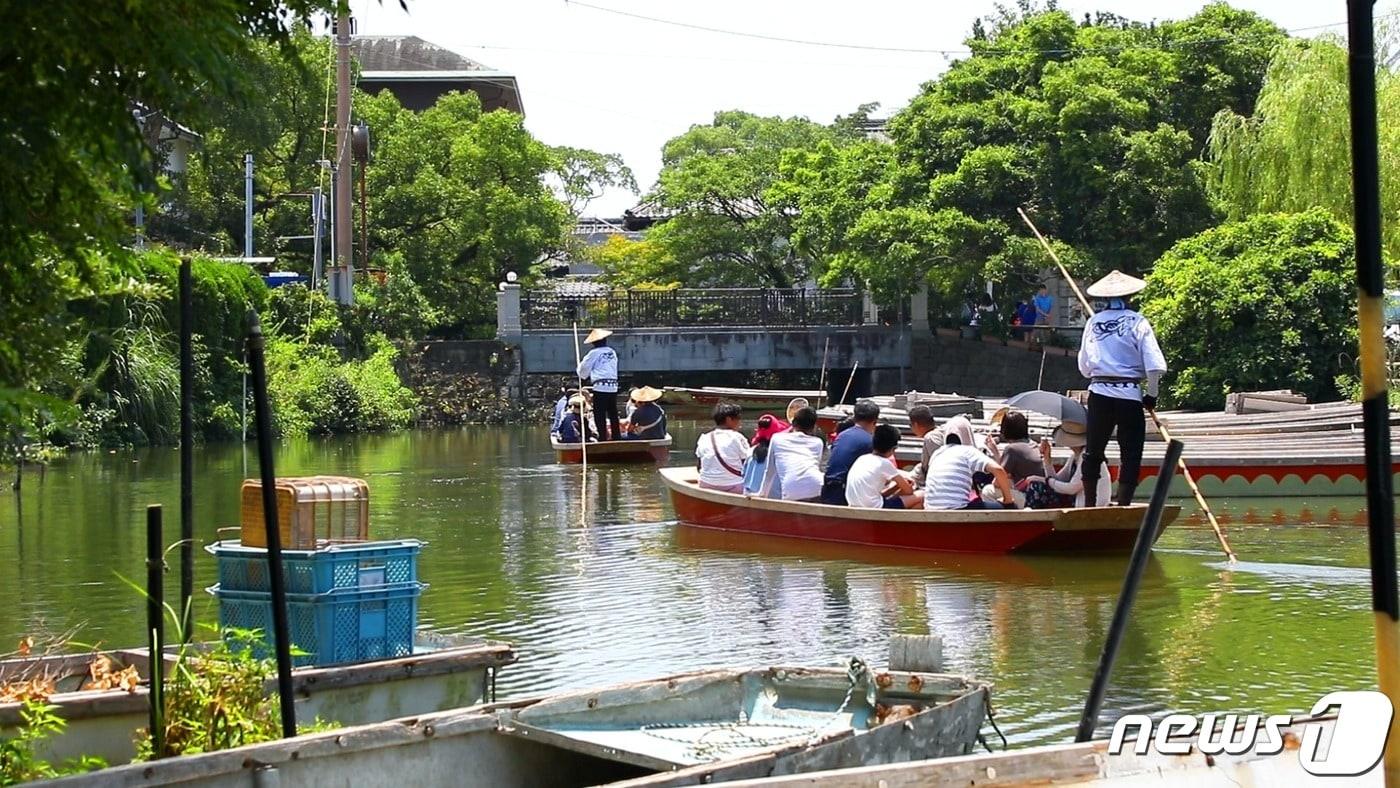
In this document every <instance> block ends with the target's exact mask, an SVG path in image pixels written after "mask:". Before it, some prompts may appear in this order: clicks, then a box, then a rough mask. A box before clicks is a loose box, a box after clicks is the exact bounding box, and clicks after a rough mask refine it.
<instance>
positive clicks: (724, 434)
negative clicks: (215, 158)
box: [695, 402, 751, 494]
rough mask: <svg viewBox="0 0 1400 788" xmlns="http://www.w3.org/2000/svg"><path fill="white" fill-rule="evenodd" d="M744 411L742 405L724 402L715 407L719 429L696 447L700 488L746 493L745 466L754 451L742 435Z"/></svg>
mask: <svg viewBox="0 0 1400 788" xmlns="http://www.w3.org/2000/svg"><path fill="white" fill-rule="evenodd" d="M743 415H744V410H743V408H740V407H739V406H738V405H734V404H732V403H728V402H721V403H720V404H718V405H716V406H715V411H714V419H715V428H714V429H712V430H710V431H709V432H707V433H705V434H704V435H701V436H700V440H699V441H697V442H696V444H695V467H696V468H697V469H698V470H699V471H700V486H701V487H702V488H704V489H706V490H719V491H720V492H727V493H739V494H742V493H743V492H744V465H745V464H746V463H747V462H748V459H749V454H750V451H751V449H750V447H749V442H748V440H747V439H746V438H745V437H744V434H743V433H741V432H739V425H740V424H741V423H742V421H743Z"/></svg>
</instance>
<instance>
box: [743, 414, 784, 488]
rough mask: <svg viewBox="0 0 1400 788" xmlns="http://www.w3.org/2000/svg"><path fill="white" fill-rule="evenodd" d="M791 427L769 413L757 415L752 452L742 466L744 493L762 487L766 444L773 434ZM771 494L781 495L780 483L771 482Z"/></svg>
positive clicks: (766, 461) (766, 459)
mask: <svg viewBox="0 0 1400 788" xmlns="http://www.w3.org/2000/svg"><path fill="white" fill-rule="evenodd" d="M791 428H792V425H791V424H788V423H787V422H786V421H783V420H782V419H780V418H778V417H777V416H774V415H773V414H771V413H765V414H763V415H762V416H759V417H758V429H757V430H755V431H754V434H753V440H752V441H751V442H750V445H751V446H752V447H753V454H752V455H750V456H749V461H748V464H746V465H745V466H744V492H745V493H748V494H750V495H752V494H754V493H757V492H758V491H759V490H760V489H762V487H763V473H764V471H766V470H768V444H769V443H770V442H772V440H773V436H774V435H777V434H779V433H783V432H787V431H788V430H789V429H791ZM773 496H774V497H781V496H782V488H781V484H780V483H779V482H777V481H774V482H773Z"/></svg>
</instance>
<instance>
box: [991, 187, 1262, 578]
mask: <svg viewBox="0 0 1400 788" xmlns="http://www.w3.org/2000/svg"><path fill="white" fill-rule="evenodd" d="M1016 212H1017V213H1019V214H1021V219H1022V220H1023V221H1024V222H1025V223H1026V226H1027V227H1029V228H1031V232H1033V233H1035V237H1036V239H1037V240H1038V241H1040V245H1041V246H1042V247H1044V248H1045V252H1046V254H1048V255H1050V259H1051V260H1054V261H1055V265H1056V266H1058V267H1059V269H1060V275H1061V276H1063V277H1064V278H1065V281H1067V282H1069V286H1070V288H1072V289H1073V290H1074V294H1075V295H1076V296H1078V298H1079V303H1080V305H1082V306H1083V307H1084V313H1085V314H1087V315H1090V316H1093V314H1094V307H1093V305H1091V304H1090V303H1089V299H1088V298H1087V297H1086V296H1085V295H1084V291H1082V290H1080V289H1079V284H1078V283H1077V282H1075V281H1074V277H1073V276H1071V275H1070V273H1069V269H1068V268H1065V264H1064V263H1062V262H1060V256H1059V255H1057V254H1055V250H1054V249H1053V248H1051V246H1050V242H1049V241H1047V240H1045V236H1043V235H1041V234H1040V230H1038V229H1036V226H1035V222H1032V221H1031V217H1029V216H1027V215H1026V212H1025V211H1024V210H1022V209H1020V208H1017V209H1016ZM1147 415H1149V416H1151V417H1152V423H1153V424H1156V425H1157V431H1158V432H1160V433H1162V440H1164V441H1167V442H1169V443H1170V442H1171V439H1172V436H1171V433H1170V432H1167V425H1165V424H1163V423H1162V420H1161V419H1160V418H1159V417H1158V416H1157V411H1155V410H1148V411H1147ZM1177 467H1179V468H1181V478H1183V479H1185V480H1186V486H1187V487H1190V488H1191V494H1192V495H1193V496H1195V498H1196V505H1197V506H1199V507H1201V511H1203V512H1205V513H1206V520H1207V521H1208V522H1209V523H1210V527H1211V529H1212V530H1214V531H1215V538H1216V539H1218V540H1220V549H1222V550H1224V551H1225V557H1226V558H1228V559H1229V561H1230V563H1232V564H1233V563H1235V562H1236V561H1238V560H1239V559H1238V558H1236V557H1235V551H1234V550H1231V549H1230V543H1229V542H1228V541H1226V539H1225V532H1224V531H1222V530H1220V522H1219V521H1218V520H1216V519H1215V512H1212V511H1211V510H1210V504H1209V503H1207V502H1206V497H1205V495H1203V494H1202V493H1201V488H1200V486H1199V485H1197V484H1196V480H1195V479H1194V478H1192V476H1191V469H1190V468H1188V467H1186V460H1184V459H1178V460H1177ZM1159 473H1160V471H1159Z"/></svg>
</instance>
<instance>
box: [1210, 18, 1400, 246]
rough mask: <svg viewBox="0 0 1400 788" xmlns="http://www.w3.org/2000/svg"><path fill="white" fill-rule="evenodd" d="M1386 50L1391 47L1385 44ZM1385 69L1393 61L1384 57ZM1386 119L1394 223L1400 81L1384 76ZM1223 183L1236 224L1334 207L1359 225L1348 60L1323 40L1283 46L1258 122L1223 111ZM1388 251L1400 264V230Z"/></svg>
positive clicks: (1398, 193) (1390, 70) (1384, 146)
mask: <svg viewBox="0 0 1400 788" xmlns="http://www.w3.org/2000/svg"><path fill="white" fill-rule="evenodd" d="M1380 45H1381V48H1382V49H1385V48H1387V47H1388V46H1389V45H1390V39H1389V37H1385V36H1383V37H1382V41H1381V42H1380ZM1382 62H1383V63H1389V62H1390V61H1388V60H1385V59H1382ZM1376 100H1377V108H1378V111H1379V115H1380V122H1379V124H1378V130H1379V133H1380V149H1381V158H1380V162H1381V200H1382V201H1383V205H1382V211H1383V213H1384V215H1386V216H1396V215H1397V214H1400V74H1397V72H1396V70H1395V68H1394V66H1393V65H1383V66H1381V68H1379V69H1378V71H1377V74H1376ZM1209 153H1210V159H1211V161H1212V163H1213V164H1214V165H1215V167H1214V170H1213V176H1214V178H1213V181H1212V185H1213V187H1214V193H1215V196H1216V197H1218V198H1219V200H1220V204H1221V205H1222V207H1223V208H1224V210H1225V212H1226V215H1227V216H1228V217H1229V218H1230V219H1235V220H1238V219H1243V218H1245V217H1248V216H1250V215H1252V214H1255V213H1267V212H1271V211H1305V210H1307V209H1309V208H1313V207H1321V208H1325V209H1326V210H1327V212H1328V213H1330V214H1331V215H1332V216H1334V217H1336V218H1337V219H1339V220H1341V221H1346V222H1349V221H1351V215H1352V199H1351V118H1350V113H1349V105H1348V98H1347V53H1346V50H1345V48H1344V46H1343V43H1342V42H1341V41H1340V40H1337V39H1334V38H1322V39H1315V40H1312V41H1298V42H1293V43H1291V44H1290V45H1289V46H1285V47H1280V48H1279V49H1278V50H1277V52H1276V53H1275V55H1274V59H1273V61H1272V62H1271V63H1270V66H1269V72H1268V77H1267V79H1266V80H1265V82H1264V87H1263V90H1262V91H1261V92H1260V94H1259V101H1258V104H1257V105H1256V106H1255V107H1254V114H1253V115H1252V116H1249V115H1245V114H1243V113H1237V112H1221V113H1220V114H1219V116H1217V117H1216V119H1215V126H1214V129H1213V131H1212V134H1211V138H1210V151H1209ZM1382 230H1383V233H1384V238H1383V241H1384V249H1385V252H1386V254H1387V256H1388V257H1390V259H1391V260H1400V227H1397V226H1396V223H1395V222H1393V221H1392V222H1386V223H1385V224H1384V226H1383V228H1382Z"/></svg>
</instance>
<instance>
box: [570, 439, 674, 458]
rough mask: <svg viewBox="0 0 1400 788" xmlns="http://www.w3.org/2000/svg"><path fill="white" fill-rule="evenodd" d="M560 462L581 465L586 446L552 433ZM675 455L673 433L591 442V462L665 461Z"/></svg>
mask: <svg viewBox="0 0 1400 788" xmlns="http://www.w3.org/2000/svg"><path fill="white" fill-rule="evenodd" d="M549 445H550V446H552V447H553V448H554V452H555V454H556V455H557V456H558V457H559V462H562V463H565V464H570V465H577V464H578V463H581V462H583V454H584V450H583V446H582V445H580V444H577V443H561V442H560V440H559V436H558V435H550V436H549ZM670 456H671V436H670V435H667V436H666V437H665V438H662V439H661V440H656V441H644V440H635V441H596V442H593V443H590V444H588V462H589V463H598V464H599V465H616V464H622V463H647V462H657V463H660V462H665V461H666V460H667V459H668V458H670Z"/></svg>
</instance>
